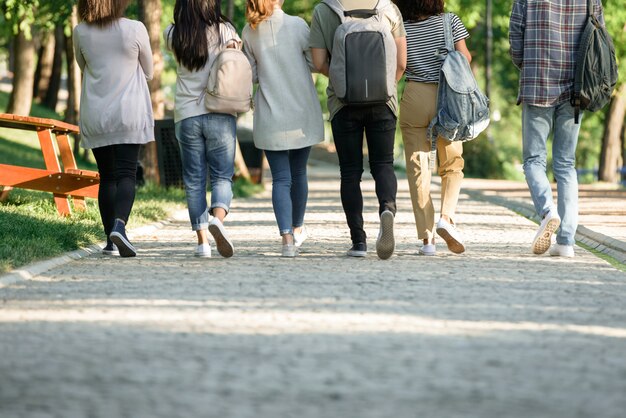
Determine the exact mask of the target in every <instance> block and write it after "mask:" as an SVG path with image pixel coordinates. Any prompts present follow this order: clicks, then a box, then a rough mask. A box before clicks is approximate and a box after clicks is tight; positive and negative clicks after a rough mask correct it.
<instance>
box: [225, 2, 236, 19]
mask: <svg viewBox="0 0 626 418" xmlns="http://www.w3.org/2000/svg"><path fill="white" fill-rule="evenodd" d="M226 16H227V17H228V18H229V19H230V20H231V21H232V20H233V18H234V17H235V0H228V5H227V7H226Z"/></svg>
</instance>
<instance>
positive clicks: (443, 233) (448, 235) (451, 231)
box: [437, 218, 465, 254]
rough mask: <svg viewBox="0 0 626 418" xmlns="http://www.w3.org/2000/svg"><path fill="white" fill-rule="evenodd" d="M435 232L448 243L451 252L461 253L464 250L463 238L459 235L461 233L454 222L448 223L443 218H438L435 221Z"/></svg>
mask: <svg viewBox="0 0 626 418" xmlns="http://www.w3.org/2000/svg"><path fill="white" fill-rule="evenodd" d="M437 234H438V235H439V236H440V237H441V238H443V240H444V241H445V242H446V244H447V245H448V249H449V250H450V251H452V252H453V253H455V254H461V253H463V252H465V245H464V244H463V238H462V237H461V233H460V232H459V231H457V229H456V227H455V226H454V224H451V223H449V222H448V221H446V220H445V219H443V218H441V219H439V221H438V222H437Z"/></svg>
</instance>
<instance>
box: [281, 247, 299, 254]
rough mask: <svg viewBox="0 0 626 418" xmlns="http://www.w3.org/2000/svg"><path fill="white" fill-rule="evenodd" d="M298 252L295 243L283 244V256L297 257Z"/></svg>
mask: <svg viewBox="0 0 626 418" xmlns="http://www.w3.org/2000/svg"><path fill="white" fill-rule="evenodd" d="M297 253H298V249H297V248H296V246H295V245H294V244H283V248H282V253H281V255H282V256H283V257H295V256H296V254H297Z"/></svg>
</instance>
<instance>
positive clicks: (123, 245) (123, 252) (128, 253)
mask: <svg viewBox="0 0 626 418" xmlns="http://www.w3.org/2000/svg"><path fill="white" fill-rule="evenodd" d="M109 238H111V241H113V244H115V245H116V246H117V250H118V251H119V252H120V257H134V256H136V255H137V250H136V249H135V247H133V244H131V243H130V241H129V240H128V237H127V236H126V225H125V224H124V221H122V220H121V219H116V220H115V225H113V230H112V231H111V234H110V235H109Z"/></svg>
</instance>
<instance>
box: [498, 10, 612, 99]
mask: <svg viewBox="0 0 626 418" xmlns="http://www.w3.org/2000/svg"><path fill="white" fill-rule="evenodd" d="M592 5H593V9H594V10H593V14H594V15H595V16H596V17H597V18H598V20H599V21H600V22H601V23H602V24H604V17H603V14H602V3H601V0H592ZM586 17H587V0H514V2H513V10H512V12H511V21H510V24H509V42H510V44H511V50H510V52H511V58H512V60H513V63H514V64H515V66H516V67H517V68H519V69H520V72H521V74H520V83H519V96H518V104H519V103H522V102H523V103H527V104H530V105H534V106H543V107H548V106H556V105H558V104H560V103H562V102H565V101H568V100H569V99H570V96H571V93H572V90H573V87H574V68H575V65H576V53H577V51H578V45H579V42H580V36H581V35H582V32H583V29H584V25H585V22H586Z"/></svg>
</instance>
